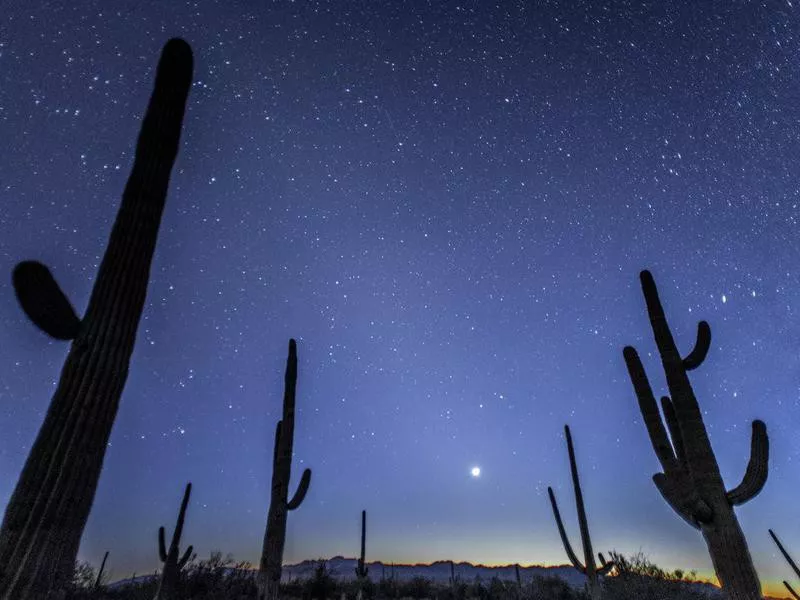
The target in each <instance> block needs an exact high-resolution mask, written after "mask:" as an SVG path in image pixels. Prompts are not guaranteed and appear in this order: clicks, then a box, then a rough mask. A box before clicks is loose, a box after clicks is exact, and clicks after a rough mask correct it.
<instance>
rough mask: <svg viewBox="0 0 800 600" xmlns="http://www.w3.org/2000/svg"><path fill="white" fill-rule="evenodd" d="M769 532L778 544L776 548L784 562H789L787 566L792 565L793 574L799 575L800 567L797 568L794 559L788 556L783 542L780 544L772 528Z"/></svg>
mask: <svg viewBox="0 0 800 600" xmlns="http://www.w3.org/2000/svg"><path fill="white" fill-rule="evenodd" d="M769 534H770V536H772V540H773V541H774V542H775V545H776V546H778V550H780V551H781V554H783V558H785V559H786V562H788V563H789V566H790V567H792V570H793V571H794V573H795V575H797V576H798V577H800V568H798V566H797V563H796V562H794V560H792V557H791V556H789V553H788V552H787V551H786V548H784V547H783V544H781V541H780V540H779V539H778V536H777V535H775V532H774V531H772V529H770V530H769Z"/></svg>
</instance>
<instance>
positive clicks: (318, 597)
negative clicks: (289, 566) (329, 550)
mask: <svg viewBox="0 0 800 600" xmlns="http://www.w3.org/2000/svg"><path fill="white" fill-rule="evenodd" d="M339 590H340V586H339V583H338V582H337V581H336V579H335V578H334V577H333V575H331V572H330V570H329V569H328V565H327V563H326V562H325V561H324V560H320V561H319V563H318V564H317V567H316V569H314V575H313V576H312V577H311V578H310V579H308V580H307V581H306V583H305V587H304V589H303V596H302V597H303V598H304V600H327V599H328V598H336V597H337V596H338V594H339Z"/></svg>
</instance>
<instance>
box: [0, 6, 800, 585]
mask: <svg viewBox="0 0 800 600" xmlns="http://www.w3.org/2000/svg"><path fill="white" fill-rule="evenodd" d="M173 36H180V37H183V38H184V39H186V40H187V41H188V42H189V43H190V44H191V45H192V47H193V49H194V53H195V75H194V79H195V84H194V85H193V87H192V91H191V93H190V96H189V102H188V109H187V118H186V121H185V123H184V130H183V136H182V149H181V151H180V154H179V156H178V161H177V163H176V166H175V170H174V171H173V176H172V179H171V184H170V193H169V196H168V200H167V204H166V208H165V211H164V219H163V221H162V225H161V231H160V234H159V239H158V245H157V248H156V253H155V258H154V263H153V267H152V271H151V279H150V287H149V290H148V300H147V303H146V306H145V312H144V316H143V320H142V322H141V324H140V327H139V330H138V331H139V333H138V338H137V345H136V349H135V351H134V354H133V358H132V361H131V370H130V375H129V378H128V382H127V385H126V388H125V391H124V394H123V396H122V401H121V405H120V410H119V413H118V416H117V420H116V423H115V425H114V429H113V431H112V434H111V443H110V444H109V448H108V452H107V454H106V459H105V464H104V469H103V473H102V476H101V479H100V484H99V488H98V492H97V496H96V498H95V502H94V507H93V509H92V513H91V516H90V518H89V523H88V525H87V527H86V530H85V532H84V537H83V543H82V547H81V552H80V555H79V558H81V559H84V560H89V561H92V562H93V563H94V564H95V565H97V564H99V562H100V560H101V559H102V555H103V553H104V552H105V551H106V550H109V551H110V557H109V566H110V568H111V570H112V573H113V576H114V578H118V577H123V576H128V575H130V573H131V572H133V571H137V572H140V573H141V572H146V571H150V572H152V570H154V569H155V568H156V567H157V566H159V564H160V563H159V561H158V554H157V538H156V534H157V530H158V527H159V526H161V525H165V526H166V527H167V528H168V529H169V530H171V529H172V527H173V526H174V522H175V517H176V515H177V511H178V508H179V505H180V500H181V496H182V492H183V487H184V485H185V484H186V482H188V481H191V482H192V484H193V492H192V500H191V504H190V506H189V510H188V516H187V524H186V528H185V531H184V537H183V540H184V542H183V544H182V545H183V547H185V546H186V545H188V544H193V545H194V547H195V549H196V550H197V551H198V553H199V555H200V557H201V558H207V557H208V555H209V553H210V552H211V551H212V550H221V551H223V553H232V554H233V555H234V558H236V559H239V560H249V561H251V562H252V563H254V564H257V563H258V558H259V556H260V552H261V543H262V538H263V535H264V527H265V523H266V513H267V506H268V502H269V485H270V477H271V471H272V450H273V435H274V429H275V423H276V421H277V420H278V419H279V415H280V412H281V398H282V393H283V369H284V366H285V360H286V351H287V343H288V340H289V338H290V337H294V338H296V339H297V340H298V353H299V380H298V398H297V426H296V432H295V460H294V463H293V471H294V476H293V482H292V490H293V489H294V487H295V486H296V482H297V481H299V475H300V473H301V470H302V468H304V467H311V469H312V470H313V478H312V482H311V488H310V491H309V494H308V496H307V498H306V501H305V503H304V504H303V505H302V506H301V508H300V509H299V510H297V511H295V512H293V513H290V516H289V527H288V534H287V548H286V552H285V555H284V559H285V561H286V562H295V561H299V560H302V559H307V558H308V559H315V558H319V557H330V556H333V555H336V554H343V555H346V556H354V555H356V553H357V552H358V543H359V531H358V528H359V525H360V512H361V510H362V509H366V510H367V513H368V527H369V531H368V539H367V558H368V560H383V561H396V562H408V561H420V562H427V561H433V560H437V559H454V560H468V561H473V562H482V563H484V564H501V563H513V562H520V563H522V564H533V563H537V564H545V565H550V564H564V563H566V562H568V561H567V558H566V554H565V552H564V550H563V548H562V546H561V542H560V540H559V537H558V532H557V529H556V526H555V523H554V521H553V516H552V512H551V509H550V506H549V501H548V498H547V486H548V485H552V486H553V488H554V489H555V491H556V495H557V497H558V499H559V501H560V505H561V509H562V513H563V514H564V516H565V519H566V524H567V529H568V531H569V532H570V535H571V537H572V540H573V544H575V545H577V546H580V541H579V537H578V533H577V519H576V513H575V506H574V501H573V495H572V485H571V481H570V477H569V466H568V459H567V450H566V445H565V440H564V437H563V427H564V425H565V424H569V425H570V427H571V430H572V435H573V437H574V440H575V446H576V453H577V458H578V464H579V470H580V474H581V479H582V483H583V491H584V495H585V499H586V503H587V511H588V514H589V519H590V529H591V531H592V534H593V542H594V545H595V548H596V549H597V550H602V551H606V550H608V549H617V550H618V551H621V552H623V553H626V554H631V553H635V552H637V551H638V550H640V549H641V550H642V551H644V552H645V554H647V555H648V557H649V558H650V559H652V560H653V561H654V562H656V563H657V564H659V565H660V566H662V567H665V568H677V567H680V568H684V569H697V570H698V572H699V573H700V574H701V575H710V574H711V573H712V571H711V560H710V558H709V557H708V554H707V551H706V547H705V544H704V542H703V540H702V537H701V536H700V534H699V533H698V532H697V531H695V530H694V529H691V528H690V527H689V526H687V525H686V524H685V523H684V522H683V521H682V520H681V519H680V518H679V517H678V515H677V514H675V513H674V512H673V511H672V509H671V508H670V507H669V506H668V505H667V504H666V502H665V501H664V500H663V499H662V498H661V496H660V494H659V493H658V491H657V490H656V488H655V486H654V485H653V483H652V481H651V476H652V475H653V474H654V473H656V472H658V471H659V470H660V467H659V464H658V461H657V459H656V456H655V454H654V452H653V450H652V448H651V445H650V441H649V438H648V437H647V432H646V430H645V428H644V425H643V423H642V420H641V416H640V413H639V408H638V404H637V401H636V397H635V394H634V392H633V386H632V385H631V382H630V380H629V377H628V374H627V370H626V368H625V363H624V361H623V358H622V348H623V347H624V346H625V345H627V344H631V345H634V346H635V347H636V348H637V349H638V350H639V351H640V353H641V355H642V359H643V361H644V364H645V367H646V369H647V371H648V375H649V376H650V379H651V382H652V383H653V385H654V387H655V390H656V393H657V394H659V393H664V392H665V391H666V386H665V380H664V375H663V370H662V368H661V363H660V360H659V358H658V354H657V351H656V347H655V343H654V340H653V337H652V332H651V329H650V325H649V322H648V318H647V312H646V308H645V304H644V298H643V296H642V293H641V288H640V285H639V279H638V274H639V271H640V270H641V269H644V268H648V269H650V270H651V271H652V273H653V275H654V277H655V280H656V283H657V284H658V286H659V290H660V293H661V298H662V301H663V303H664V306H665V309H666V313H667V318H668V319H669V322H670V324H671V326H672V329H673V332H674V334H675V335H676V338H677V341H678V344H679V347H680V348H681V350H682V352H684V353H686V352H688V351H689V350H690V349H691V346H692V344H693V342H694V336H695V330H696V324H697V321H698V320H701V319H706V320H708V321H709V323H710V325H711V329H712V336H713V341H712V348H711V351H710V353H709V356H708V359H707V360H706V362H705V363H704V365H703V366H702V367H701V368H700V369H698V370H697V371H694V372H692V374H691V379H692V382H693V385H694V389H695V392H696V394H697V397H698V400H699V402H700V406H701V408H702V409H703V411H704V415H705V417H704V418H705V422H706V426H707V428H708V430H709V435H710V438H711V441H712V444H713V447H714V449H715V450H716V456H717V459H718V462H719V464H720V468H721V470H722V474H723V477H724V479H725V481H726V484H727V485H728V487H729V488H732V487H734V486H735V485H737V484H738V483H739V481H740V479H741V476H742V474H743V473H744V469H745V466H746V464H747V460H748V456H749V446H750V422H751V421H752V420H753V419H754V418H761V419H763V420H764V421H765V422H766V423H767V428H768V433H769V437H770V444H771V457H770V474H769V480H768V482H767V485H766V487H765V488H764V490H763V491H762V493H761V494H760V495H759V496H757V497H756V498H755V499H754V500H752V501H751V502H750V503H748V504H746V505H744V506H743V507H740V508H738V509H737V514H738V516H739V519H740V522H741V524H742V527H743V529H744V531H745V534H746V535H747V537H748V541H749V544H750V549H751V552H752V554H753V558H754V561H755V564H756V568H757V570H758V572H759V574H760V576H761V578H762V582H763V583H764V584H765V586H764V587H765V591H773V592H774V591H777V590H778V587H777V586H776V585H773V584H775V583H777V582H779V581H780V580H782V579H784V578H787V579H789V580H790V581H791V580H792V578H791V571H790V568H789V567H788V565H786V564H785V562H784V560H783V558H782V557H781V556H780V555H779V554H778V552H777V549H776V548H775V547H774V545H773V542H772V541H771V539H770V538H769V536H768V534H767V528H770V527H771V528H774V529H776V531H777V533H778V535H779V536H780V537H781V538H782V540H783V541H784V542H785V543H786V545H787V547H788V549H789V550H790V552H793V553H794V555H795V558H797V557H798V555H800V511H799V510H798V507H797V501H796V492H797V489H798V484H800V436H798V435H797V433H796V429H797V427H798V425H799V424H800V401H799V400H800V244H798V241H797V240H798V221H799V220H800V208H798V203H800V172H799V171H798V169H797V165H796V162H797V161H796V157H798V156H800V109H799V108H798V107H799V106H800V15H799V14H798V7H796V6H793V4H792V2H789V1H787V0H780V1H779V0H768V1H765V2H758V3H756V2H742V1H731V0H725V1H716V0H714V1H704V2H697V3H695V2H678V1H676V2H661V1H653V2H611V3H609V2H595V1H586V2H579V1H577V0H569V1H564V2H535V3H534V2H500V3H489V2H484V1H483V0H466V1H464V2H461V3H458V2H434V1H431V2H422V1H415V2H393V3H389V2H387V3H383V2H376V1H371V0H369V1H363V2H355V1H353V2H344V1H342V2H306V1H302V2H301V1H296V2H294V1H278V2H270V1H267V0H259V1H258V2H254V1H247V2H245V1H242V0H238V1H230V0H226V1H224V2H222V1H221V2H211V1H201V0H198V1H195V2H160V1H146V2H142V1H140V0H135V1H134V0H128V1H122V0H102V1H96V0H92V1H82V2H78V3H75V2H22V1H19V0H12V1H11V3H10V4H8V3H7V4H6V5H5V6H4V9H3V19H2V21H0V132H2V138H3V141H4V151H3V152H2V155H1V156H0V202H2V206H3V210H2V213H0V273H3V274H4V275H3V276H2V277H0V318H1V319H2V339H3V343H2V344H0V381H2V384H0V506H2V507H4V506H5V504H6V502H7V501H8V498H9V497H10V495H11V492H12V490H13V487H14V485H15V483H16V481H17V477H18V475H19V473H20V471H21V469H22V466H23V463H24V460H25V458H26V456H27V454H28V451H29V449H30V447H31V445H32V443H33V440H34V438H35V436H36V433H37V431H38V429H39V427H40V426H41V424H42V422H43V418H44V414H45V412H46V410H47V407H48V404H49V402H50V398H51V395H52V392H53V390H54V388H55V385H56V382H57V379H58V377H59V374H60V370H61V367H62V364H63V361H64V358H65V357H66V354H67V351H68V345H67V344H66V343H64V342H57V341H51V340H50V339H49V338H47V337H46V335H45V334H43V333H41V332H40V331H39V330H38V329H36V328H35V327H34V326H33V324H32V323H30V322H29V321H28V319H27V318H26V317H25V315H24V314H23V312H22V310H21V309H20V308H19V307H18V305H17V302H16V299H15V296H14V293H13V288H12V286H11V271H12V269H13V266H14V265H15V264H16V263H17V262H18V261H20V260H23V259H38V260H41V261H43V262H45V263H46V264H48V265H49V266H50V267H51V269H52V271H53V273H54V275H55V277H56V278H57V279H58V280H59V281H60V282H61V284H62V287H63V288H64V290H65V291H66V292H67V294H68V296H69V297H70V298H71V299H72V301H73V303H74V304H75V306H76V308H77V309H78V311H79V312H82V311H83V310H84V308H85V306H86V302H87V301H88V297H89V293H90V290H91V286H92V284H93V281H94V278H95V275H96V271H97V268H98V265H99V260H100V258H101V256H102V253H103V252H104V250H105V246H106V242H107V240H108V236H109V234H110V231H111V225H112V223H113V219H114V217H115V216H116V212H117V209H118V207H119V203H120V198H121V194H122V189H123V187H124V184H125V181H126V179H127V177H128V174H129V172H130V167H131V164H132V158H133V149H134V143H135V140H136V136H137V133H138V130H139V125H140V119H141V117H142V115H143V114H144V110H145V107H146V105H147V101H148V98H149V96H150V93H151V91H152V85H153V76H154V70H155V66H156V63H157V60H158V55H159V52H160V50H161V47H162V46H163V44H164V43H165V42H166V41H167V39H169V38H170V37H173ZM475 466H479V467H480V469H481V473H480V476H479V477H472V476H471V473H470V471H471V469H472V468H473V467H475Z"/></svg>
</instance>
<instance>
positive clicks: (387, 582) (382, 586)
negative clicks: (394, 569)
mask: <svg viewBox="0 0 800 600" xmlns="http://www.w3.org/2000/svg"><path fill="white" fill-rule="evenodd" d="M377 595H378V597H379V598H395V597H396V596H399V588H398V584H397V580H396V579H394V578H393V577H383V578H381V580H380V581H379V582H378V589H377Z"/></svg>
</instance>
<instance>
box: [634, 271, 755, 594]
mask: <svg viewBox="0 0 800 600" xmlns="http://www.w3.org/2000/svg"><path fill="white" fill-rule="evenodd" d="M640 280H641V284H642V291H643V293H644V298H645V302H646V304H647V312H648V315H649V317H650V324H651V326H652V328H653V334H654V336H655V341H656V345H657V346H658V351H659V354H660V355H661V363H662V365H663V367H664V372H665V373H666V379H667V385H668V387H669V391H670V394H671V396H672V397H671V399H670V397H666V396H665V397H662V398H661V405H662V408H663V411H664V420H665V421H666V429H665V427H664V422H663V421H662V419H661V414H660V413H659V410H658V404H657V403H656V400H655V397H654V395H653V391H652V389H651V387H650V382H649V381H648V379H647V374H646V373H645V370H644V367H643V365H642V362H641V360H640V359H639V355H638V354H637V352H636V350H635V349H634V348H632V347H630V346H627V347H626V348H625V349H624V351H623V354H624V357H625V363H626V365H627V368H628V373H629V374H630V378H631V381H632V382H633V387H634V389H635V391H636V396H637V397H638V400H639V409H640V410H641V413H642V417H643V419H644V423H645V426H646V427H647V432H648V434H649V436H650V442H651V443H652V444H653V449H654V450H655V453H656V456H657V457H658V460H659V462H660V463H661V467H662V468H663V469H664V472H663V473H657V474H655V475H654V476H653V482H654V483H655V485H656V487H657V488H658V490H659V492H661V495H662V496H663V497H664V500H666V501H667V503H668V504H669V505H670V506H671V507H672V509H673V510H674V511H675V512H676V513H678V515H680V516H681V517H682V518H683V519H684V520H685V521H686V522H687V523H689V524H690V525H691V526H692V527H694V528H695V529H698V530H699V531H700V532H701V533H702V535H703V538H704V539H705V541H706V545H707V547H708V552H709V554H710V555H711V561H712V563H713V565H714V571H715V572H716V574H717V578H718V579H719V581H720V583H721V584H722V587H723V590H724V591H725V592H726V594H727V596H728V598H730V600H760V599H761V597H762V596H761V584H760V582H759V580H758V575H757V573H756V570H755V567H754V566H753V561H752V559H751V557H750V551H749V549H748V547H747V540H745V537H744V534H743V533H742V529H741V527H740V526H739V521H738V520H737V519H736V514H735V513H734V511H733V507H734V506H736V505H739V504H743V503H744V502H747V501H748V500H750V499H751V498H753V497H754V496H755V495H756V494H758V492H760V491H761V489H762V488H763V487H764V484H765V483H766V481H767V472H768V461H769V439H768V438H767V428H766V425H764V423H763V422H762V421H758V420H756V421H753V431H752V441H751V445H750V461H749V463H748V465H747V470H746V472H745V474H744V478H743V479H742V482H741V483H740V484H739V485H738V486H737V487H736V488H734V489H732V490H730V491H726V489H725V484H724V483H723V481H722V476H721V475H720V472H719V466H718V465H717V459H716V457H715V456H714V451H713V450H712V448H711V442H710V441H709V439H708V434H707V432H706V428H705V424H704V423H703V416H702V413H701V412H700V407H699V406H698V404H697V399H696V398H695V395H694V391H693V390H692V386H691V383H690V382H689V377H688V374H687V373H688V371H691V370H692V369H696V368H697V367H699V366H700V365H701V364H702V363H703V361H704V360H705V358H706V354H707V353H708V349H709V348H710V346H711V328H710V327H709V325H708V323H706V322H705V321H701V322H700V323H699V325H698V328H697V341H696V343H695V347H694V349H693V350H692V352H691V353H690V354H689V355H688V356H687V357H686V358H681V355H680V354H679V352H678V349H677V347H676V345H675V340H674V339H673V337H672V332H671V331H670V329H669V325H668V324H667V319H666V317H665V315H664V309H663V307H662V306H661V301H660V299H659V297H658V290H657V289H656V284H655V281H653V277H652V275H651V274H650V273H649V272H648V271H642V272H641V274H640ZM667 429H668V430H669V437H668V436H667Z"/></svg>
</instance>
